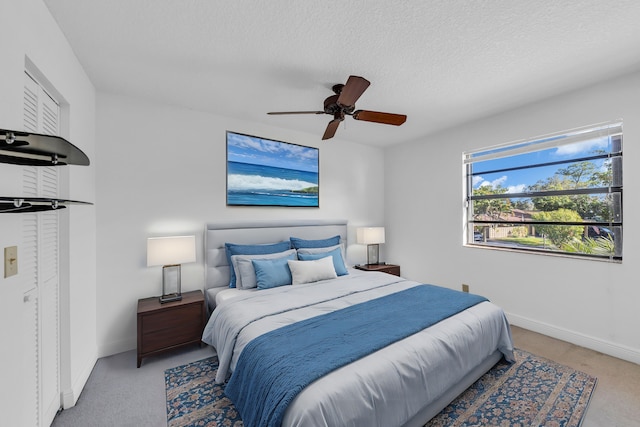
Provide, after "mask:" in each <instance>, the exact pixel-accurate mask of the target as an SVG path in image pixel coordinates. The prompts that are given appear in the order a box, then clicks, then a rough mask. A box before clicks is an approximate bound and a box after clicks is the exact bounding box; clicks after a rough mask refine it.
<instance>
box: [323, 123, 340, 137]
mask: <svg viewBox="0 0 640 427" xmlns="http://www.w3.org/2000/svg"><path fill="white" fill-rule="evenodd" d="M340 122H342V119H333V120H331V121H330V122H329V124H328V125H327V129H326V130H325V131H324V135H322V140H323V141H324V140H325V139H330V138H333V136H334V135H335V134H336V131H337V130H338V126H340Z"/></svg>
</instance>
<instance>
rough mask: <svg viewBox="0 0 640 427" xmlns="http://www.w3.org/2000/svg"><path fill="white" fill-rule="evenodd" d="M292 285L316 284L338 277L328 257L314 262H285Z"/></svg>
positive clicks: (331, 260) (331, 259) (330, 258)
mask: <svg viewBox="0 0 640 427" xmlns="http://www.w3.org/2000/svg"><path fill="white" fill-rule="evenodd" d="M287 263H288V264H289V269H290V270H291V278H292V279H293V284H294V285H301V284H303V283H311V282H317V281H319V280H326V279H335V278H336V277H338V275H337V274H336V270H335V268H334V267H333V258H332V257H330V256H328V257H325V258H320V259H317V260H315V261H292V260H289V261H287Z"/></svg>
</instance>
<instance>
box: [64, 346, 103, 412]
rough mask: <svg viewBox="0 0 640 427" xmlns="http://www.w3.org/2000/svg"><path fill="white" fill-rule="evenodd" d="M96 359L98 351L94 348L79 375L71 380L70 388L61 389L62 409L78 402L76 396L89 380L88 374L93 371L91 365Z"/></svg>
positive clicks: (78, 395) (94, 363)
mask: <svg viewBox="0 0 640 427" xmlns="http://www.w3.org/2000/svg"><path fill="white" fill-rule="evenodd" d="M97 361H98V353H97V350H96V351H95V352H94V353H93V355H91V356H90V357H89V358H88V359H87V361H86V362H85V365H84V367H83V369H82V370H81V372H80V375H78V377H77V378H76V379H75V381H73V384H72V385H71V389H70V390H63V391H62V393H61V395H62V396H61V399H62V402H61V403H62V408H63V409H69V408H72V407H73V406H75V405H76V403H77V402H78V398H79V397H80V393H82V390H83V389H84V386H85V385H86V384H87V381H89V376H90V375H91V372H92V371H93V367H94V366H95V365H96V362H97Z"/></svg>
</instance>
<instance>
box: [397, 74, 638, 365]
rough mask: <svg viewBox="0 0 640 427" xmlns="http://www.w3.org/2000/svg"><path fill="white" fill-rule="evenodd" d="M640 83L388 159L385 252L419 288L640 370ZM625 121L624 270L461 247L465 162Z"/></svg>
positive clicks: (577, 96) (515, 115) (412, 147)
mask: <svg viewBox="0 0 640 427" xmlns="http://www.w3.org/2000/svg"><path fill="white" fill-rule="evenodd" d="M639 99H640V74H632V75H628V76H625V77H621V78H618V79H615V80H612V81H608V82H603V83H601V84H598V85H594V86H592V87H589V88H585V89H583V90H580V91H576V92H572V93H569V94H565V95H562V96H557V97H554V98H552V99H549V100H546V101H544V102H539V103H535V104H531V105H528V106H525V107H523V108H519V109H515V110H513V111H510V112H507V113H504V114H500V115H497V116H494V117H490V118H487V119H484V120H481V121H477V122H474V123H469V124H467V125H465V126H460V127H457V128H455V129H451V130H449V131H446V132H442V133H439V134H437V135H432V136H429V137H427V138H424V139H422V140H420V141H415V142H413V143H407V144H403V145H398V146H394V147H391V148H388V149H387V150H386V151H385V158H386V161H385V177H386V181H385V219H386V224H387V228H388V232H387V244H386V245H385V246H386V249H387V251H388V253H390V254H391V256H392V257H393V259H394V260H395V261H396V262H398V263H401V264H402V272H403V275H404V276H406V277H408V278H410V279H414V280H418V281H423V282H427V283H433V284H438V285H442V286H447V287H451V288H454V289H460V286H461V284H462V283H467V284H469V285H470V287H471V292H474V293H478V294H483V295H485V296H487V297H488V298H490V299H491V300H492V301H493V302H495V303H497V304H498V305H500V306H502V307H503V308H504V309H505V311H506V312H507V313H508V314H509V318H510V320H511V321H512V323H513V324H515V325H520V326H523V327H526V328H529V329H532V330H536V331H539V332H542V333H545V334H547V335H551V336H555V337H558V338H561V339H565V340H568V341H571V342H574V343H577V344H581V345H584V346H587V347H591V348H594V349H596V350H599V351H602V352H605V353H609V354H613V355H614V356H617V357H621V358H625V359H627V360H632V361H635V362H636V363H640V334H638V325H640V310H638V301H639V300H640V286H639V283H638V277H639V276H640V259H639V258H640V227H639V225H640V223H638V222H636V221H635V219H636V216H635V212H637V211H638V209H639V208H640V188H638V187H639V186H640V170H639V168H638V167H637V166H636V164H637V163H639V162H640V145H639V144H638V141H639V140H640V102H639ZM617 118H622V119H623V120H624V142H623V149H624V167H623V173H624V178H623V179H624V183H623V184H624V207H623V209H624V220H625V223H624V253H623V256H624V260H623V262H622V264H612V263H606V262H599V261H588V260H579V259H569V258H564V257H553V256H542V255H532V254H522V253H515V252H504V251H495V250H488V249H479V248H471V247H464V246H463V244H462V241H463V236H462V230H463V209H462V206H463V173H462V165H461V162H462V153H463V151H466V150H472V149H477V148H482V147H487V146H491V145H495V144H499V143H505V142H510V141H515V140H519V139H523V138H530V137H535V136H539V135H543V134H547V133H551V132H555V131H562V130H567V129H571V128H574V127H578V126H583V125H589V124H593V123H599V122H603V121H607V120H613V119H617Z"/></svg>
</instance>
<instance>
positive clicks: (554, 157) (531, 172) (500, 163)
mask: <svg viewBox="0 0 640 427" xmlns="http://www.w3.org/2000/svg"><path fill="white" fill-rule="evenodd" d="M610 150H611V142H610V140H609V138H607V137H602V138H595V139H592V140H589V141H582V142H579V143H576V144H569V145H563V146H560V147H554V148H549V149H546V150H541V151H534V152H531V153H526V154H520V155H516V156H511V157H504V158H500V159H493V160H487V161H483V162H477V163H474V164H473V172H474V174H477V175H474V176H473V188H479V187H481V186H484V185H489V186H491V187H493V188H495V187H497V186H501V187H503V188H507V189H508V192H509V193H519V192H522V191H525V190H526V189H527V187H528V186H530V185H533V184H535V183H536V182H538V181H539V180H544V179H546V178H547V177H550V176H553V175H554V174H555V172H556V171H557V170H558V169H562V168H566V167H567V166H569V165H570V164H571V163H567V164H561V165H554V166H546V167H535V168H530V169H522V170H516V171H505V172H496V173H486V172H485V171H491V170H500V169H507V168H511V167H518V166H523V165H534V164H544V163H549V162H556V161H562V160H571V159H578V158H580V157H584V156H589V155H593V154H596V153H598V152H602V151H605V152H608V151H610ZM490 152H491V151H485V152H482V153H477V154H480V155H482V154H488V153H490ZM592 162H593V163H594V164H596V165H597V166H598V167H604V160H593V161H592ZM478 174H479V175H478Z"/></svg>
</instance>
